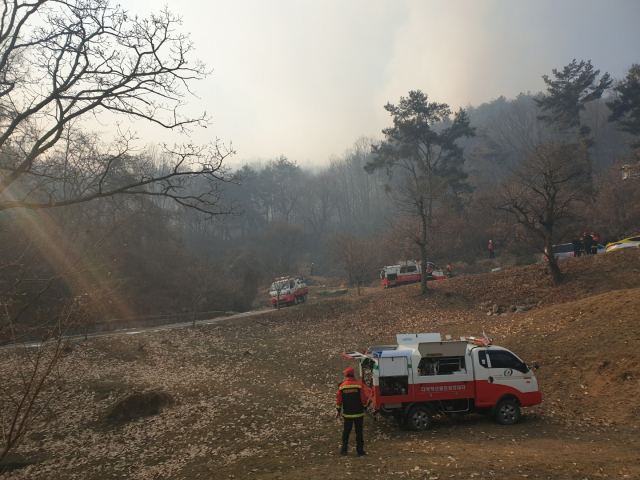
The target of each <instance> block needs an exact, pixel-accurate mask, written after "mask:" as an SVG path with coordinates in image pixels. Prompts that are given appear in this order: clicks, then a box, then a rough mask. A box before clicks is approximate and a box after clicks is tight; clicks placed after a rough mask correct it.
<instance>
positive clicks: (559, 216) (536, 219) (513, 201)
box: [493, 143, 589, 285]
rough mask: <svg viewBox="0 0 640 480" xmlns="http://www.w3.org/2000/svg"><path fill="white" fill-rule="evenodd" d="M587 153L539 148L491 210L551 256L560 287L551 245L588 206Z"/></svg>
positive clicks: (562, 146)
mask: <svg viewBox="0 0 640 480" xmlns="http://www.w3.org/2000/svg"><path fill="white" fill-rule="evenodd" d="M583 148H584V147H579V146H577V145H575V144H554V143H543V144H540V145H539V146H538V147H537V148H536V149H535V150H534V151H533V152H531V153H530V154H528V155H527V156H526V157H524V158H523V159H522V160H521V162H520V165H519V167H518V168H517V169H516V170H515V171H514V172H513V173H512V175H511V176H509V177H507V178H506V179H504V180H503V181H502V182H501V183H500V185H499V186H498V189H497V193H496V197H495V198H494V200H493V208H495V209H497V210H501V211H504V212H506V213H508V214H509V215H511V216H512V218H513V219H514V220H515V222H516V223H517V224H518V225H519V226H520V227H521V228H522V229H523V235H522V238H523V240H524V241H526V242H527V243H529V244H530V245H532V246H533V247H535V248H536V249H537V250H538V251H540V252H541V253H545V254H546V255H547V258H548V260H549V267H550V269H551V273H552V275H553V280H554V282H555V283H556V285H557V284H559V283H560V282H561V281H562V272H561V271H560V268H559V266H558V262H557V260H556V258H555V255H554V254H553V244H554V243H555V242H556V241H557V240H558V239H559V238H561V236H562V234H563V233H564V232H563V230H562V229H563V227H566V226H567V225H568V224H569V223H570V222H571V221H573V220H575V219H577V218H578V217H579V216H578V214H577V207H578V206H579V205H580V204H581V202H582V201H583V200H584V194H585V191H584V188H585V187H584V184H583V183H582V180H583V177H584V176H585V175H587V172H588V171H589V169H588V161H587V160H586V155H585V154H584V150H583Z"/></svg>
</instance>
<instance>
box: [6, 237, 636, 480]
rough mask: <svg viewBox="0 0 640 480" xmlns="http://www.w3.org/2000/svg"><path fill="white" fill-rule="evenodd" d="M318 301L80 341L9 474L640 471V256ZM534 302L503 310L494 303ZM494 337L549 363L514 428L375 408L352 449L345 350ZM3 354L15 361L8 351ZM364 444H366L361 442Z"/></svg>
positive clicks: (478, 475)
mask: <svg viewBox="0 0 640 480" xmlns="http://www.w3.org/2000/svg"><path fill="white" fill-rule="evenodd" d="M561 265H562V268H563V269H564V270H565V271H566V273H567V279H566V281H565V283H564V284H563V285H561V286H560V287H557V288H556V287H553V285H552V284H551V279H550V278H549V276H548V275H544V274H543V272H542V266H529V267H524V268H517V269H513V270H509V271H507V272H498V273H494V274H488V275H476V276H469V277H460V278H454V279H452V280H447V281H443V282H433V283H432V284H430V285H429V286H430V287H431V294H430V295H427V296H420V295H419V294H418V293H419V286H417V285H411V286H406V287H401V288H397V289H393V290H388V291H387V290H382V289H377V288H376V289H373V288H371V289H366V290H365V295H363V296H362V297H356V296H349V297H340V298H334V299H326V300H325V299H323V300H320V299H318V298H314V297H313V296H310V298H309V302H308V303H306V304H304V305H300V306H298V307H292V308H285V309H283V310H281V311H279V312H271V313H270V314H269V315H256V316H252V317H247V318H242V319H239V320H232V321H227V322H220V323H217V324H214V325H201V326H198V327H197V328H196V329H190V328H189V329H181V330H168V331H160V332H155V333H154V332H144V333H140V334H136V335H123V336H119V337H109V338H95V339H90V340H88V341H86V342H85V341H78V343H77V344H76V346H75V347H74V350H73V352H71V353H70V354H69V359H70V360H72V361H74V362H75V368H74V374H73V375H72V376H71V377H69V379H68V383H67V388H66V390H64V391H61V392H60V395H59V401H58V402H56V403H55V404H53V405H52V406H51V408H50V409H49V410H48V411H47V412H46V414H45V416H43V417H42V418H41V419H40V420H39V421H38V423H37V425H36V426H35V428H34V429H33V431H32V433H31V435H30V436H29V438H28V439H27V440H26V441H25V443H24V444H23V445H22V446H21V447H20V453H21V454H23V455H24V456H25V457H27V458H28V457H29V456H30V455H31V456H41V457H43V458H46V460H45V461H43V462H40V463H38V464H36V465H32V466H29V467H26V468H23V469H20V470H14V471H13V472H5V473H4V474H3V475H1V478H20V479H27V478H29V479H39V478H43V479H44V478H46V479H49V478H52V479H56V478H65V479H66V478H77V479H103V478H175V479H178V478H265V479H276V478H283V479H284V478H296V479H299V478H305V479H307V478H309V479H321V478H323V479H324V478H349V477H350V476H352V475H353V476H360V477H366V478H381V479H382V478H422V479H430V480H435V479H447V478H475V479H482V478H484V479H489V478H500V479H503V478H551V479H555V478H569V479H585V478H588V479H592V478H631V479H636V478H640V443H639V440H638V434H639V433H640V432H639V430H638V427H639V426H640V420H639V419H638V416H639V414H640V400H638V398H639V396H638V395H639V394H640V352H639V351H638V346H639V345H640V342H639V340H640V327H639V325H638V320H639V319H640V275H639V274H640V252H638V251H636V249H628V250H627V251H620V252H615V253H612V254H606V255H599V256H596V257H586V258H582V259H572V260H567V261H564V262H563V263H562V264H561ZM494 303H496V304H499V305H503V306H509V305H535V307H534V308H533V309H531V310H528V311H526V312H525V313H520V314H517V313H511V314H506V315H501V316H487V315H486V311H487V310H488V309H489V308H490V306H491V305H492V304H494ZM483 330H484V331H486V332H487V334H488V335H490V336H492V337H493V338H494V341H495V343H497V344H499V345H503V346H505V347H507V348H511V349H513V350H514V351H515V352H516V353H517V354H518V355H519V356H521V357H522V358H523V359H525V360H526V361H527V362H528V363H530V364H533V363H538V364H539V365H540V367H541V368H540V370H539V371H538V373H537V377H538V379H539V383H540V387H541V390H542V391H543V404H542V405H540V406H537V407H533V408H530V409H525V410H524V418H523V421H522V422H521V423H519V424H518V425H515V426H500V425H498V424H496V423H495V422H494V421H493V420H492V419H490V418H487V417H483V416H478V415H476V416H467V417H460V418H438V419H436V422H435V427H434V429H433V430H431V431H428V432H424V433H412V432H409V431H408V430H407V429H405V428H404V427H402V426H400V425H398V424H396V423H394V422H393V421H391V420H384V419H379V420H378V421H377V422H373V421H371V419H369V418H365V441H366V446H365V449H366V450H367V451H368V452H369V455H367V456H366V457H361V458H357V457H356V456H355V451H354V450H355V449H354V448H353V446H352V448H351V450H350V455H349V456H347V457H341V456H340V455H339V449H340V433H341V424H340V423H339V422H338V421H336V420H335V419H334V418H333V414H334V411H335V410H334V401H335V390H336V387H337V385H338V383H340V382H341V380H342V372H343V370H344V368H345V367H347V366H349V365H351V363H350V362H349V361H348V360H346V359H345V358H343V357H341V356H340V355H339V354H340V352H342V351H347V350H353V349H364V348H366V347H368V346H369V345H371V344H373V343H386V342H393V341H394V340H395V334H396V333H407V332H440V333H442V334H451V335H453V336H458V335H465V334H479V333H482V331H483ZM0 361H2V359H1V358H0ZM150 389H163V390H164V391H166V392H169V393H170V394H171V395H173V396H174V398H175V399H176V404H175V405H174V406H173V407H171V408H168V409H167V410H165V411H164V412H162V413H161V414H160V415H156V416H152V417H147V418H144V419H140V420H135V421H131V422H128V423H119V424H114V423H106V422H105V421H104V420H103V417H104V412H105V411H106V410H107V409H108V408H109V406H111V405H112V404H113V403H114V402H115V401H116V400H117V399H118V398H120V397H122V396H123V395H125V394H127V393H129V392H131V391H136V390H137V391H145V390H150ZM352 443H353V442H352Z"/></svg>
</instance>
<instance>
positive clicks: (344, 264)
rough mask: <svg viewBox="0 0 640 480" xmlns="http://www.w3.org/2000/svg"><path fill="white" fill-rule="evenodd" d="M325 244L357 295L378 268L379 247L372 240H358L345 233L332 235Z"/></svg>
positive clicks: (379, 258)
mask: <svg viewBox="0 0 640 480" xmlns="http://www.w3.org/2000/svg"><path fill="white" fill-rule="evenodd" d="M327 244H328V245H329V248H330V249H331V252H332V254H333V256H334V258H335V259H336V263H337V264H338V266H339V267H340V269H341V270H343V271H344V272H345V273H346V274H347V275H349V280H353V281H355V283H356V288H357V289H358V295H360V286H361V285H362V284H363V283H364V282H365V281H367V280H372V279H373V278H374V277H375V274H376V273H377V272H378V270H379V268H380V260H381V257H382V255H381V252H380V247H379V245H378V244H377V243H376V242H375V241H373V240H360V239H358V238H356V237H355V236H354V235H352V234H349V233H345V234H339V235H334V236H333V237H331V238H329V239H328V240H327Z"/></svg>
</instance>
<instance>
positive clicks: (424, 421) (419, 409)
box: [407, 405, 433, 432]
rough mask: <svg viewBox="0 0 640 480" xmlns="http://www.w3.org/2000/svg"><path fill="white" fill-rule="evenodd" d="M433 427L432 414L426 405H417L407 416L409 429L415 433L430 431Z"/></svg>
mask: <svg viewBox="0 0 640 480" xmlns="http://www.w3.org/2000/svg"><path fill="white" fill-rule="evenodd" d="M431 425H433V417H432V416H431V412H430V411H429V409H428V408H427V407H425V406H424V405H416V406H415V407H413V408H412V409H411V410H409V414H408V415H407V427H408V428H409V430H413V431H414V432H421V431H423V430H429V429H430V428H431Z"/></svg>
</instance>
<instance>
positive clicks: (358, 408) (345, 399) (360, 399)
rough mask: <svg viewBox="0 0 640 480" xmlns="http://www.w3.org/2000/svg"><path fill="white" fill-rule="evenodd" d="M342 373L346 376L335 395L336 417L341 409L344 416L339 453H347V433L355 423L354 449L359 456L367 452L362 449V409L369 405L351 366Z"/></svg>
mask: <svg viewBox="0 0 640 480" xmlns="http://www.w3.org/2000/svg"><path fill="white" fill-rule="evenodd" d="M344 374H345V376H346V377H347V378H346V379H345V381H344V382H342V383H341V384H340V387H339V388H338V394H337V396H336V409H337V411H336V418H338V416H339V415H340V410H342V417H343V418H344V430H343V432H342V452H341V455H346V454H347V445H348V444H349V434H350V433H351V428H352V427H353V425H354V424H355V426H356V451H357V452H358V456H359V457H361V456H363V455H366V454H367V452H365V451H364V450H363V447H364V439H363V438H362V423H363V420H364V411H365V409H366V408H367V406H368V405H369V400H368V399H367V397H366V395H365V393H364V388H362V384H361V383H360V382H358V381H357V380H356V379H355V375H354V373H353V368H351V367H349V368H347V369H346V370H345V371H344Z"/></svg>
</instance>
